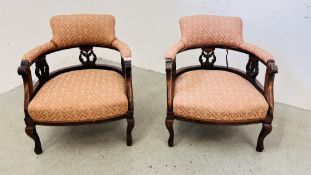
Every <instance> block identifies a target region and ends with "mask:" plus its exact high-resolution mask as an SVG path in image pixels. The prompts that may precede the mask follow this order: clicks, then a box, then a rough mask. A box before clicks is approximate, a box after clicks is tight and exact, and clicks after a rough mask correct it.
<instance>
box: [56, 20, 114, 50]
mask: <svg viewBox="0 0 311 175" xmlns="http://www.w3.org/2000/svg"><path fill="white" fill-rule="evenodd" d="M50 24H51V28H52V32H53V38H52V42H53V43H54V44H55V45H56V46H57V47H73V46H79V45H99V46H111V44H112V42H113V40H114V39H116V37H115V18H114V17H113V16H111V15H85V14H83V15H82V14H81V15H60V16H54V17H52V18H51V20H50Z"/></svg>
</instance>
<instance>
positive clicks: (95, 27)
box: [23, 14, 131, 62]
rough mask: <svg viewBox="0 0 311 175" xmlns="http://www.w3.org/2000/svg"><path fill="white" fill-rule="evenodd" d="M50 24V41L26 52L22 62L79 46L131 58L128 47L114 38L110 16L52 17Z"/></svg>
mask: <svg viewBox="0 0 311 175" xmlns="http://www.w3.org/2000/svg"><path fill="white" fill-rule="evenodd" d="M50 24H51V28H52V33H53V37H52V40H51V41H50V42H48V43H47V44H43V45H41V46H38V47H36V48H34V49H32V50H30V51H29V52H27V53H26V54H25V55H24V56H23V60H28V61H29V62H32V61H34V60H35V59H36V58H37V57H38V56H40V55H42V54H44V53H46V52H49V51H54V50H58V49H63V48H70V47H76V46H81V45H94V46H102V47H108V48H114V49H117V50H118V51H120V53H121V56H122V57H123V58H124V57H126V58H130V57H131V51H130V49H129V47H128V46H127V45H126V44H125V43H123V42H122V41H120V40H118V39H117V38H116V36H115V18H114V17H113V16H111V15H96V14H94V15H91V14H89V15H88V14H83V15H82V14H78V15H60V16H54V17H52V18H51V20H50Z"/></svg>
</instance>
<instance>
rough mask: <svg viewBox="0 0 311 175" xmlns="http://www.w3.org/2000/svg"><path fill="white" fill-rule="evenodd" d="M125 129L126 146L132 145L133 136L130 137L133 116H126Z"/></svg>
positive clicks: (133, 122)
mask: <svg viewBox="0 0 311 175" xmlns="http://www.w3.org/2000/svg"><path fill="white" fill-rule="evenodd" d="M126 120H127V131H126V141H127V146H132V144H133V138H132V130H133V128H134V125H135V121H134V118H127V119H126Z"/></svg>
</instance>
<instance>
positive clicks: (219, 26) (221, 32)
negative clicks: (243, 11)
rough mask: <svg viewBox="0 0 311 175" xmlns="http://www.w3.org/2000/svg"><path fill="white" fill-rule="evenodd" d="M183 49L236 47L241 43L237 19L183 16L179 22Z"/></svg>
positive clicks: (241, 38)
mask: <svg viewBox="0 0 311 175" xmlns="http://www.w3.org/2000/svg"><path fill="white" fill-rule="evenodd" d="M179 23H180V30H181V40H182V41H183V42H184V44H185V48H186V49H188V48H201V47H208V46H218V45H221V46H225V47H236V46H238V45H239V44H240V43H241V42H243V37H242V28H243V27H242V20H241V19H240V18H239V17H222V16H207V15H198V16H185V17H182V18H181V19H180V21H179Z"/></svg>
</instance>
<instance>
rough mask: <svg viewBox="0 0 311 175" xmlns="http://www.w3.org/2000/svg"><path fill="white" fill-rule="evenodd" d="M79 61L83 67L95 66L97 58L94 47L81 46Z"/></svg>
mask: <svg viewBox="0 0 311 175" xmlns="http://www.w3.org/2000/svg"><path fill="white" fill-rule="evenodd" d="M79 48H80V56H79V60H80V62H81V63H82V65H83V66H93V65H95V63H96V60H97V57H96V55H95V53H94V52H93V47H92V46H81V47H79Z"/></svg>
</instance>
